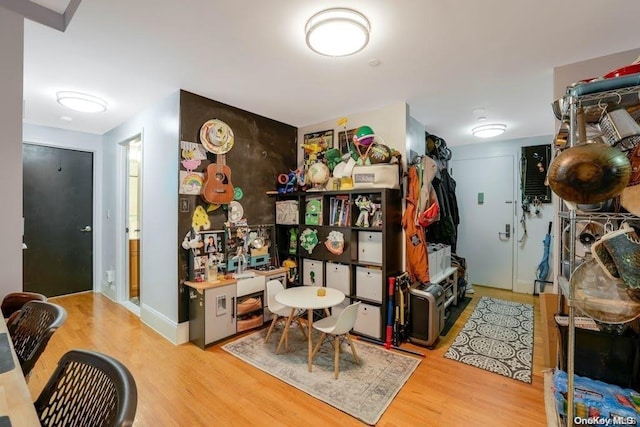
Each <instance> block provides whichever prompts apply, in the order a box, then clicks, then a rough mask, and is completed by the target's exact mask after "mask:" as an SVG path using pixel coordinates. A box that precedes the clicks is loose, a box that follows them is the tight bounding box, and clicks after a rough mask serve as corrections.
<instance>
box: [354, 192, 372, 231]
mask: <svg viewBox="0 0 640 427" xmlns="http://www.w3.org/2000/svg"><path fill="white" fill-rule="evenodd" d="M355 204H356V206H357V208H358V209H360V215H358V219H357V220H356V227H369V215H371V214H372V213H373V209H374V204H373V203H372V202H371V200H370V199H369V198H368V197H367V196H363V195H360V196H358V197H356V200H355Z"/></svg>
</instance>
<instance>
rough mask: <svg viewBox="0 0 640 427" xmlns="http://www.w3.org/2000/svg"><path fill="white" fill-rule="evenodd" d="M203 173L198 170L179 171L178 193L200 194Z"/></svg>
mask: <svg viewBox="0 0 640 427" xmlns="http://www.w3.org/2000/svg"><path fill="white" fill-rule="evenodd" d="M203 182H204V174H202V173H200V172H187V171H180V190H179V193H180V194H192V195H195V196H198V195H200V190H201V189H202V183H203Z"/></svg>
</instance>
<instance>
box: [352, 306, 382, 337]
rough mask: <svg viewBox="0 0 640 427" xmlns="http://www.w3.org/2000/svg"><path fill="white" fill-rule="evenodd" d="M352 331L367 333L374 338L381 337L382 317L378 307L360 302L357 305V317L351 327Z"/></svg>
mask: <svg viewBox="0 0 640 427" xmlns="http://www.w3.org/2000/svg"><path fill="white" fill-rule="evenodd" d="M353 330H354V332H357V333H359V334H363V335H367V336H370V337H372V338H375V339H378V340H379V339H382V334H381V332H380V331H381V330H382V318H381V313H380V307H376V306H375V305H369V304H365V303H361V304H360V306H359V307H358V318H357V319H356V324H355V325H354V327H353Z"/></svg>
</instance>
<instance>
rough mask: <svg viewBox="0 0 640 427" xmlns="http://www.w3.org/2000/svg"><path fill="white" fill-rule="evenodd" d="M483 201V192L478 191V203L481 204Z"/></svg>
mask: <svg viewBox="0 0 640 427" xmlns="http://www.w3.org/2000/svg"><path fill="white" fill-rule="evenodd" d="M483 203H484V193H478V204H479V205H482V204H483Z"/></svg>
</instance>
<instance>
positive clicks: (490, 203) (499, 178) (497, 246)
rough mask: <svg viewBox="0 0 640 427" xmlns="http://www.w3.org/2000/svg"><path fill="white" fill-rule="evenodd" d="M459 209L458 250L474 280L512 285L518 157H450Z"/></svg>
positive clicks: (488, 283)
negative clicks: (464, 158)
mask: <svg viewBox="0 0 640 427" xmlns="http://www.w3.org/2000/svg"><path fill="white" fill-rule="evenodd" d="M451 167H452V171H451V176H452V177H453V178H454V179H455V180H456V193H457V198H458V207H459V210H460V218H464V220H461V221H460V225H459V226H458V245H457V251H458V254H459V255H460V256H461V257H463V258H466V260H467V271H468V275H469V283H471V284H474V285H482V286H490V287H495V288H500V289H508V290H512V289H513V250H514V241H515V240H516V237H515V230H514V222H515V221H514V219H515V204H514V203H515V200H514V188H513V187H514V182H515V181H514V175H513V174H514V158H513V156H496V157H485V158H475V159H466V160H452V161H451Z"/></svg>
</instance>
